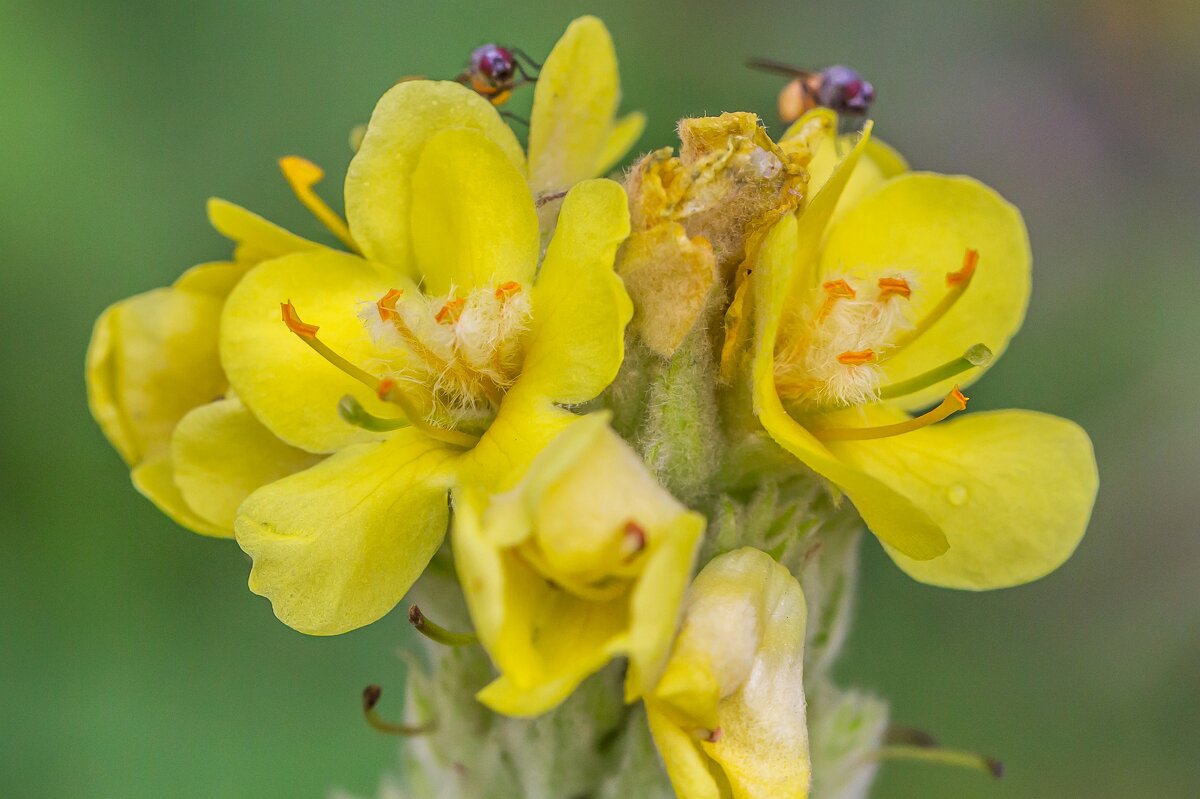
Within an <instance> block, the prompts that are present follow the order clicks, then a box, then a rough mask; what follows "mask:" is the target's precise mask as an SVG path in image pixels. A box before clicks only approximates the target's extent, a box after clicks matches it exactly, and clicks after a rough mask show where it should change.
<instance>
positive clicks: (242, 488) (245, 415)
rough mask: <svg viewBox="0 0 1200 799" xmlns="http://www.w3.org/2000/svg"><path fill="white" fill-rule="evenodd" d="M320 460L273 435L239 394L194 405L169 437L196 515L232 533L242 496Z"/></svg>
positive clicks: (183, 488) (179, 479)
mask: <svg viewBox="0 0 1200 799" xmlns="http://www.w3.org/2000/svg"><path fill="white" fill-rule="evenodd" d="M318 460H319V458H318V457H317V456H315V455H311V454H309V453H307V452H305V451H303V450H299V449H296V448H294V447H289V446H288V445H287V444H285V443H283V442H282V441H280V440H279V439H278V438H276V437H275V436H273V435H271V433H270V431H269V430H267V428H265V427H263V426H262V425H261V424H260V423H259V422H258V420H257V419H255V418H254V417H253V416H252V415H251V414H250V412H249V411H248V410H246V408H245V406H244V405H242V403H241V402H240V401H239V400H237V399H225V400H219V401H217V402H212V403H209V404H208V405H202V406H200V407H199V408H196V409H194V410H193V411H191V412H190V413H188V415H187V416H184V417H183V419H182V420H180V422H179V424H178V425H177V426H176V427H175V433H174V435H173V436H172V437H171V462H172V465H173V467H174V476H175V484H176V485H177V486H178V488H179V492H180V494H181V495H182V496H183V499H184V500H185V501H186V502H187V504H188V506H189V507H190V508H191V509H192V510H193V511H194V512H195V513H196V514H197V515H199V516H201V517H202V518H204V519H206V520H207V521H208V522H210V523H212V524H214V525H217V526H218V527H220V528H221V529H223V530H226V531H228V536H229V537H233V522H234V518H235V516H236V515H237V509H238V506H239V505H241V504H242V500H244V499H245V498H246V497H248V496H250V494H251V493H252V492H254V491H255V490H257V489H259V488H261V487H262V486H264V485H266V484H267V483H272V482H274V481H276V480H279V479H281V478H283V477H286V476H288V475H289V474H294V473H295V472H299V471H302V470H304V469H307V468H308V467H310V466H313V465H314V464H316V463H317V461H318Z"/></svg>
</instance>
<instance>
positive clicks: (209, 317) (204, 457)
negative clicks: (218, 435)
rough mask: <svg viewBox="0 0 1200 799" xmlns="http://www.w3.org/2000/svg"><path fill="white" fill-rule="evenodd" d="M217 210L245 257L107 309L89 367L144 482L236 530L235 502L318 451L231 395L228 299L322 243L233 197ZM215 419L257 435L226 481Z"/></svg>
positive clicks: (106, 417) (213, 209)
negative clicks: (286, 439) (254, 271)
mask: <svg viewBox="0 0 1200 799" xmlns="http://www.w3.org/2000/svg"><path fill="white" fill-rule="evenodd" d="M208 210H209V217H210V219H211V220H212V222H213V225H214V226H215V227H216V228H217V229H218V230H219V231H220V232H221V233H223V234H224V235H226V236H227V237H228V238H230V239H231V240H233V241H234V242H235V243H236V244H237V246H236V250H235V254H234V259H233V260H232V261H220V262H214V263H207V264H200V265H199V266H196V267H193V268H192V269H190V270H188V271H187V272H185V273H184V274H183V275H182V276H181V277H180V278H179V279H178V280H177V281H175V283H174V285H172V286H169V287H165V288H158V289H154V290H152V291H148V292H145V293H143V294H139V295H137V296H134V297H130V298H128V299H124V300H121V301H120V302H117V303H114V304H113V305H111V306H109V307H108V308H107V309H105V311H104V312H103V313H102V314H100V317H99V318H98V319H97V320H96V325H95V329H94V331H93V333H92V339H91V342H90V344H89V345H88V353H87V365H86V372H85V374H86V378H87V390H88V404H89V406H90V407H91V410H92V415H93V416H94V417H95V418H96V421H97V422H98V423H99V425H100V429H101V430H102V431H103V432H104V434H105V436H106V437H107V438H108V440H109V441H110V442H111V443H112V445H113V447H114V448H116V450H117V451H118V452H119V453H120V455H121V457H122V458H124V460H125V462H126V463H127V464H128V465H129V467H130V469H131V475H132V478H133V483H134V485H135V486H136V487H137V489H138V490H139V491H140V492H141V493H142V494H144V495H145V496H146V497H147V498H149V499H150V500H151V501H152V502H154V504H155V505H157V506H158V507H159V509H161V510H162V511H163V512H164V513H165V514H167V515H168V516H169V517H171V518H172V519H173V520H174V521H176V522H177V523H179V524H180V525H182V526H184V527H187V528H188V529H190V530H193V531H195V532H197V533H201V534H203V535H210V536H217V537H225V538H231V537H232V536H233V517H234V511H235V510H236V509H237V506H238V504H239V503H240V501H241V500H242V499H244V498H245V496H246V495H248V494H249V493H250V491H251V490H253V489H255V488H258V487H259V486H260V485H263V484H265V483H268V482H271V481H273V480H276V479H278V478H280V477H283V476H284V475H287V474H290V473H291V472H294V471H297V470H299V469H302V468H306V467H307V466H310V465H312V462H313V460H314V459H313V457H312V456H311V455H309V454H308V453H305V452H302V451H299V450H296V449H294V448H292V447H289V446H287V445H286V444H283V443H282V442H280V441H278V440H276V439H275V438H274V437H273V436H271V435H270V434H269V433H268V432H267V431H266V429H265V428H263V427H262V426H261V425H259V424H258V423H257V422H256V421H255V420H254V418H253V417H252V416H251V415H250V414H249V413H248V412H247V411H246V410H245V408H244V407H243V406H242V405H241V403H239V402H238V401H237V399H236V398H225V399H222V398H221V397H222V396H223V395H224V394H225V391H226V388H227V386H228V383H227V381H226V378H225V374H224V372H223V371H222V369H221V364H220V359H219V357H218V354H217V328H218V321H219V319H220V315H221V309H222V307H223V306H224V303H225V298H226V297H227V296H228V295H229V292H230V291H231V290H232V289H233V287H234V286H235V285H236V284H237V282H238V281H239V280H240V279H241V278H242V276H243V275H244V274H245V273H246V271H247V270H249V269H250V268H251V267H252V266H254V264H256V263H258V262H259V261H262V260H266V259H268V258H274V257H278V256H280V255H286V254H288V253H291V252H300V251H303V250H307V249H313V248H315V247H316V246H317V245H315V244H313V243H312V242H309V241H306V240H304V239H302V238H300V237H299V236H294V235H292V234H291V233H288V232H287V231H285V230H283V229H281V228H279V227H276V226H275V225H272V224H271V223H270V222H267V221H266V220H264V219H261V218H260V217H258V216H255V215H254V214H251V213H249V212H248V211H245V210H243V209H241V208H239V207H237V206H236V205H233V204H231V203H227V202H225V201H223V200H211V201H210V202H209V206H208ZM214 399H216V401H214ZM214 428H236V429H238V430H239V431H240V434H241V437H242V438H243V439H244V440H247V441H255V442H257V443H256V446H254V447H251V448H250V450H249V451H248V452H247V457H246V458H245V459H244V460H243V462H242V468H240V469H239V470H238V472H237V474H236V475H234V474H228V473H226V474H225V475H223V479H218V480H214V479H212V471H211V469H210V468H209V467H210V466H211V463H210V461H209V457H210V455H211V453H212V449H211V447H210V446H209V442H208V440H207V437H208V435H209V433H210V432H212V430H213V429H214Z"/></svg>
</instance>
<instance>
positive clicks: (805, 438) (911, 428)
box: [753, 126, 1097, 589]
mask: <svg viewBox="0 0 1200 799" xmlns="http://www.w3.org/2000/svg"><path fill="white" fill-rule="evenodd" d="M869 140H870V126H868V127H867V129H866V130H865V131H864V133H863V136H862V138H861V139H860V141H859V142H858V144H857V145H856V146H855V147H854V149H853V150H852V151H851V152H850V153H849V154H848V155H847V156H846V157H845V158H844V159H841V160H840V161H838V162H837V163H836V166H834V167H832V168H831V169H830V170H829V173H828V177H827V179H826V180H824V181H821V182H818V181H816V180H814V184H815V185H814V186H813V187H812V188H813V189H816V188H817V186H818V185H819V186H820V189H819V190H818V191H816V193H815V196H813V197H812V199H811V200H810V202H809V204H808V205H807V207H806V208H805V209H804V210H803V211H802V212H801V213H800V214H799V217H798V218H794V217H788V218H785V219H784V220H782V221H781V222H780V223H779V224H778V225H777V226H776V227H775V228H774V229H773V230H772V232H771V234H770V236H769V238H768V240H767V242H766V243H765V244H764V246H763V249H762V252H761V257H760V259H759V261H758V264H757V268H756V270H755V272H754V276H753V280H754V283H755V314H756V320H757V321H756V326H755V350H754V360H753V382H754V407H755V411H756V413H757V414H758V418H759V420H760V421H761V423H762V425H763V426H764V427H765V428H766V430H767V431H768V432H769V433H770V434H771V436H772V437H773V438H774V439H775V441H776V442H777V443H779V444H780V445H781V446H782V447H784V448H785V449H786V450H788V451H789V452H791V453H792V454H793V455H795V456H796V457H797V458H799V459H800V460H801V461H802V462H803V463H805V464H806V465H807V466H809V467H810V468H812V469H813V470H814V471H816V472H817V473H818V474H820V475H822V476H823V477H825V478H827V479H828V480H830V481H831V482H832V483H834V484H835V485H837V486H838V487H839V488H840V489H841V490H842V491H844V492H845V493H846V495H847V496H848V497H849V498H850V499H851V500H852V501H853V502H854V504H855V507H856V508H857V509H858V511H859V513H860V514H861V515H862V517H863V520H864V521H865V522H866V524H867V526H868V527H869V528H870V529H871V531H872V532H874V533H875V535H876V536H878V537H879V538H880V539H881V541H882V542H883V543H884V545H885V547H886V549H887V551H888V553H889V554H890V555H891V556H892V558H893V559H894V560H895V561H896V562H897V564H899V565H900V567H901V568H902V569H904V570H905V571H906V572H908V573H909V574H910V575H912V576H913V577H915V578H916V579H918V580H921V581H923V582H927V583H931V584H935V585H942V586H950V587H958V588H974V589H984V588H995V587H1001V586H1008V585H1015V584H1018V583H1023V582H1027V581H1029V580H1033V579H1036V578H1038V577H1041V576H1043V575H1045V574H1047V573H1048V572H1050V571H1052V570H1053V569H1055V568H1057V567H1058V566H1059V565H1060V564H1061V563H1062V562H1063V561H1064V560H1066V558H1067V557H1069V556H1070V554H1071V552H1072V551H1073V550H1074V548H1075V546H1076V545H1077V543H1078V542H1079V539H1080V538H1081V536H1082V535H1083V532H1084V529H1085V528H1086V526H1087V520H1088V517H1089V515H1090V513H1091V508H1092V503H1093V500H1094V497H1095V492H1096V483H1097V478H1096V466H1095V460H1094V456H1093V454H1092V448H1091V442H1090V441H1089V439H1088V437H1087V435H1086V433H1084V432H1083V431H1082V430H1081V429H1080V428H1079V427H1078V426H1076V425H1075V424H1073V423H1071V422H1069V421H1066V420H1064V419H1059V418H1057V417H1053V416H1048V415H1045V414H1039V413H1033V412H1029V411H997V412H990V413H977V414H969V415H967V416H965V417H962V418H961V419H955V420H953V421H949V422H942V423H941V424H935V423H937V422H941V421H942V420H943V419H945V418H946V417H948V416H951V415H952V414H954V413H956V412H958V411H961V410H963V409H964V408H965V406H966V401H967V399H966V397H965V396H964V395H963V394H962V393H961V391H960V387H962V386H966V385H967V384H968V383H969V382H971V381H973V380H974V379H976V378H977V377H978V376H979V375H980V374H981V373H982V372H983V370H984V367H985V366H986V365H987V363H988V362H989V361H990V360H991V359H992V357H993V356H995V355H999V354H1000V353H1001V352H1002V351H1003V350H1004V348H1005V346H1006V345H1007V343H1008V341H1009V339H1010V338H1011V337H1012V335H1013V334H1014V333H1015V332H1016V331H1017V329H1018V328H1019V326H1020V324H1021V321H1022V319H1023V317H1024V313H1025V307H1026V304H1027V302H1028V298H1029V289H1030V255H1029V245H1028V240H1027V236H1026V232H1025V226H1024V224H1023V222H1022V220H1021V217H1020V214H1019V213H1018V212H1017V210H1016V209H1015V208H1013V207H1012V206H1011V205H1009V204H1008V203H1007V202H1005V201H1004V200H1003V199H1001V198H1000V197H999V196H998V195H997V194H996V193H995V192H994V191H992V190H991V189H989V188H987V187H986V186H983V185H982V184H980V183H978V182H977V181H975V180H972V179H970V178H965V177H947V176H942V175H935V174H928V173H906V174H904V173H902V174H893V175H889V174H888V173H889V172H892V173H895V172H900V171H901V170H902V169H903V165H902V162H900V163H899V164H896V163H895V162H893V168H892V169H888V168H880V166H879V162H878V160H875V159H869V162H870V163H869V164H868V169H869V170H870V171H869V172H868V175H867V177H866V178H860V179H858V180H857V181H856V180H855V178H854V173H855V170H856V167H857V165H858V164H859V163H860V159H861V157H862V155H863V152H864V151H865V150H866V148H867V146H868V142H869ZM848 185H853V186H854V190H853V192H852V194H851V195H845V194H844V192H845V191H846V189H847V186H848ZM844 197H845V198H847V199H848V202H847V204H845V205H843V204H841V201H842V200H843V198H844ZM934 403H936V405H935V407H934V408H933V409H932V410H928V411H926V412H924V413H921V414H919V415H917V416H915V417H914V416H910V413H911V412H914V411H919V410H921V409H922V408H926V407H928V406H929V405H930V404H934Z"/></svg>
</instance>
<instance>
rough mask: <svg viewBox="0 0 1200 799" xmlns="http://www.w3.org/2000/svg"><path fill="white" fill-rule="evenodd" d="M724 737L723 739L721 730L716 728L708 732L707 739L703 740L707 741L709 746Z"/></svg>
mask: <svg viewBox="0 0 1200 799" xmlns="http://www.w3.org/2000/svg"><path fill="white" fill-rule="evenodd" d="M724 737H725V731H724V730H722V729H721V728H720V727H716V728H715V729H713V731H712V732H710V733H709V734H708V737H707V738H705V739H704V740H706V741H708V742H709V743H710V744H715V743H717V742H719V741H720V740H721V739H722V738H724Z"/></svg>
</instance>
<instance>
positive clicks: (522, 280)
mask: <svg viewBox="0 0 1200 799" xmlns="http://www.w3.org/2000/svg"><path fill="white" fill-rule="evenodd" d="M524 167H525V157H524V153H523V152H522V150H521V147H520V145H519V144H518V142H517V140H516V137H515V136H514V135H513V133H512V131H511V130H509V128H508V127H506V126H505V125H504V123H503V121H502V120H501V118H500V116H499V115H498V114H497V112H496V110H495V109H494V108H493V107H492V106H491V105H489V104H488V103H487V102H486V101H485V100H484V99H482V98H481V97H479V96H478V95H476V94H474V93H473V92H471V91H469V90H468V89H466V88H464V87H463V86H460V85H458V84H455V83H448V82H431V81H410V82H405V83H401V84H399V85H397V86H395V87H393V88H392V89H391V90H390V91H389V92H388V93H387V94H385V95H384V97H383V98H382V99H381V100H380V101H379V104H378V105H377V106H376V108H375V112H374V114H373V115H372V117H371V121H370V123H369V125H368V127H367V131H366V134H365V136H364V139H363V142H362V146H361V148H360V149H359V151H358V153H357V155H356V156H355V158H354V160H353V161H352V162H351V164H350V168H349V172H348V174H347V178H346V215H347V222H348V224H344V223H341V221H340V219H330V220H329V221H328V224H329V226H330V227H331V229H335V230H336V231H338V232H339V236H340V237H341V238H343V239H344V240H345V242H346V243H347V246H349V247H351V249H353V250H354V251H355V253H358V254H347V253H342V252H336V251H334V250H329V249H318V250H312V251H309V252H302V253H296V254H293V255H288V256H285V257H282V258H277V259H274V260H271V261H267V262H264V263H262V264H260V265H258V266H257V267H255V268H254V269H253V270H252V271H251V272H250V273H249V274H247V275H246V276H245V278H243V279H242V281H241V282H240V283H239V284H238V286H237V287H236V288H235V289H234V291H233V292H232V294H231V295H230V297H229V300H228V302H227V303H226V306H225V310H224V312H223V314H222V318H221V325H220V329H221V342H220V353H221V363H222V365H223V366H224V368H225V372H226V374H227V375H228V377H229V382H230V384H231V386H232V388H233V390H234V392H235V393H236V395H237V397H238V398H239V399H240V401H241V402H243V403H245V405H246V406H247V407H248V408H249V409H250V411H251V412H252V413H253V414H254V416H255V417H256V418H257V419H258V420H259V421H261V422H262V423H263V425H265V426H266V428H267V429H268V430H270V431H271V432H272V433H273V434H274V435H275V436H277V437H278V438H279V439H281V440H282V441H284V442H287V443H288V444H290V445H291V446H294V447H297V448H299V449H303V450H305V451H307V452H311V453H317V454H329V453H332V455H331V457H329V458H327V459H325V460H323V461H322V462H321V463H319V464H317V465H316V466H314V467H313V468H311V469H308V470H306V471H303V472H300V473H298V474H295V475H292V476H290V477H287V478H284V479H282V480H279V481H277V482H275V483H272V484H270V485H267V486H265V487H263V488H261V489H259V490H258V491H255V492H254V493H253V494H252V495H250V497H249V498H248V499H247V500H246V501H245V502H244V503H243V504H242V505H241V508H240V510H239V512H238V518H237V521H236V524H235V532H236V535H237V540H238V543H239V545H240V546H241V547H242V548H243V549H244V550H245V551H246V552H247V553H248V554H249V555H250V556H251V558H252V559H253V562H254V565H253V569H252V571H251V574H250V588H251V590H253V591H255V592H256V593H259V594H262V595H264V596H266V597H268V598H270V599H271V602H272V605H273V607H274V610H275V613H276V615H277V616H279V618H280V619H281V620H283V621H284V622H286V623H287V624H289V625H291V626H292V627H294V628H296V629H298V630H301V631H303V632H308V633H313V634H334V633H339V632H344V631H346V630H350V629H353V628H355V627H359V626H362V625H364V624H368V623H370V622H372V621H374V620H375V619H378V618H379V617H380V616H382V615H383V614H385V613H387V612H388V611H389V610H390V609H391V608H392V607H394V606H395V604H396V603H397V602H398V601H399V600H400V598H401V597H402V596H403V595H404V594H405V592H406V591H407V590H408V588H409V587H410V586H411V585H412V583H413V581H414V580H415V579H416V578H417V576H418V575H419V574H420V573H421V571H422V570H423V569H424V567H425V565H426V563H427V562H428V561H429V559H430V557H432V555H433V553H434V552H435V551H436V549H437V548H438V546H439V545H440V543H441V541H442V538H443V535H444V533H445V530H446V526H447V522H448V515H449V512H448V506H447V495H448V490H449V487H450V485H451V484H452V482H454V480H455V479H456V478H458V477H461V479H463V480H464V481H467V482H471V483H473V484H475V485H478V486H481V487H483V488H486V489H493V490H503V489H505V488H508V487H509V486H510V485H511V484H512V483H514V482H515V481H516V480H517V479H518V477H519V476H520V474H521V473H522V472H523V471H524V468H525V466H526V465H527V464H528V463H529V462H530V461H531V460H532V458H533V456H534V455H536V453H537V452H538V451H539V450H540V449H541V447H542V446H543V445H544V444H545V442H547V441H549V440H550V439H551V438H552V437H553V436H554V435H555V434H556V433H558V432H559V431H560V430H561V429H563V427H565V426H566V425H567V424H568V423H569V422H570V421H572V420H573V419H575V418H576V417H575V415H573V414H572V413H570V412H568V411H566V410H563V409H561V408H559V407H558V405H559V404H575V403H580V402H585V401H587V400H590V399H592V398H594V397H595V396H597V395H598V394H599V393H600V392H601V391H602V390H603V389H604V388H605V387H606V386H607V385H608V384H609V382H611V380H612V378H613V377H614V376H615V374H616V372H617V370H618V368H619V366H620V363H621V359H622V355H623V331H624V328H625V325H626V324H627V323H628V321H629V317H630V315H631V313H632V311H631V308H630V303H629V299H628V297H627V296H626V295H625V292H624V289H623V288H622V287H621V282H620V280H619V279H618V278H617V276H616V274H615V273H614V272H613V259H614V255H615V252H616V248H617V247H618V245H619V244H620V243H621V241H622V240H623V239H624V238H625V236H626V235H627V233H628V228H629V219H628V211H627V208H626V202H625V195H624V192H623V191H622V190H621V187H620V186H619V185H618V184H616V183H613V182H612V181H607V180H591V181H583V182H580V183H578V184H577V185H576V186H575V187H574V188H573V189H572V190H571V191H570V193H569V194H568V195H567V196H566V199H565V200H564V202H563V206H562V210H561V212H560V214H559V217H558V224H557V230H556V232H555V234H554V237H553V240H552V241H551V242H550V244H549V247H548V249H547V251H546V254H545V258H544V259H543V260H542V261H541V263H540V266H539V252H540V241H539V230H538V218H537V211H536V210H535V207H534V200H533V197H532V196H531V193H530V188H529V186H528V185H527V183H526V180H525V176H524V174H523V170H524ZM302 177H303V176H297V182H298V183H301V184H302V183H304V182H305V181H303V180H302V179H301V178H302ZM309 199H310V201H312V202H313V204H314V205H316V204H317V203H318V202H319V201H316V200H315V199H314V198H313V197H312V196H311V195H310V196H309ZM325 210H326V211H327V210H328V209H325ZM326 216H328V214H326ZM535 275H536V279H535ZM281 305H282V306H283V310H284V314H283V316H284V322H286V326H285V324H284V323H283V322H281V321H280V318H279V315H280V307H281ZM323 359H324V360H323ZM326 361H328V362H326ZM242 450H243V447H241V446H239V445H238V444H237V442H235V441H230V442H229V449H228V458H229V460H230V461H231V462H235V461H236V460H237V459H238V458H240V457H242V456H243V455H242Z"/></svg>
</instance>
